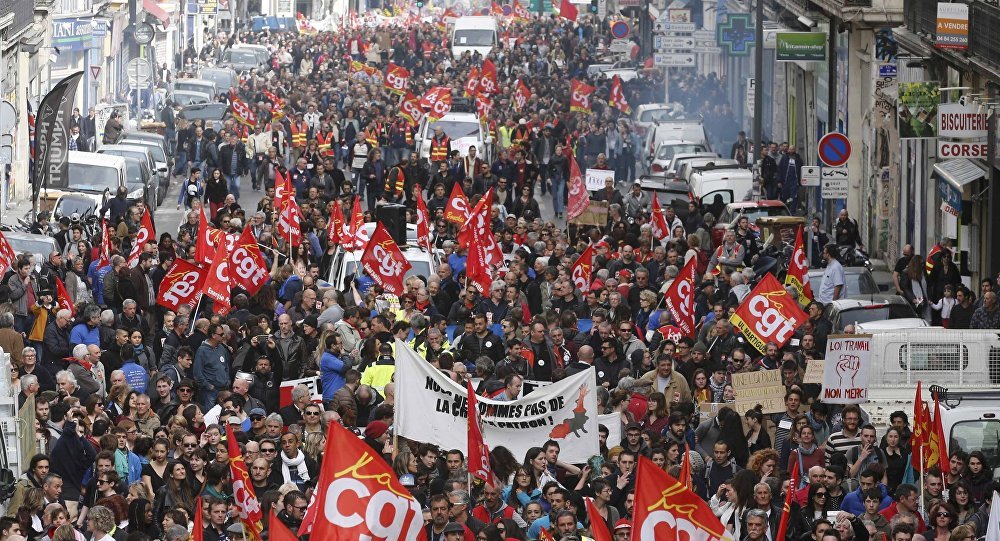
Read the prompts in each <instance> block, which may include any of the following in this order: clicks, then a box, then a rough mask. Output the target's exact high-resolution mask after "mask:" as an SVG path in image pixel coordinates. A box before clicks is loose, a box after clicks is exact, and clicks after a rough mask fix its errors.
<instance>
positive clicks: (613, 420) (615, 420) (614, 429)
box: [597, 413, 622, 449]
mask: <svg viewBox="0 0 1000 541" xmlns="http://www.w3.org/2000/svg"><path fill="white" fill-rule="evenodd" d="M597 422H598V423H600V424H602V425H604V426H606V427H608V441H607V442H605V445H606V446H607V447H608V449H611V448H612V447H617V446H618V445H619V444H621V442H622V414H620V413H605V414H602V415H598V416H597Z"/></svg>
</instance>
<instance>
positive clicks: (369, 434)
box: [365, 421, 392, 455]
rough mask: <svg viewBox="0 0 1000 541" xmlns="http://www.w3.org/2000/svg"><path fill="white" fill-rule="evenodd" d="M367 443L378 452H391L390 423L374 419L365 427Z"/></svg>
mask: <svg viewBox="0 0 1000 541" xmlns="http://www.w3.org/2000/svg"><path fill="white" fill-rule="evenodd" d="M365 443H367V444H368V446H369V447H371V448H372V449H374V450H375V452H377V453H381V454H383V455H385V454H386V453H391V451H392V444H391V443H390V442H389V425H388V424H386V423H385V422H383V421H372V422H370V423H368V426H366V427H365Z"/></svg>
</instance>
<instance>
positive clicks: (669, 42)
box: [653, 36, 695, 50]
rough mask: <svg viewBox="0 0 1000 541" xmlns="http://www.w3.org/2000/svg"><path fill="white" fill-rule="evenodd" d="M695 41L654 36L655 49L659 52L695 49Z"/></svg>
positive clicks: (684, 38) (675, 37)
mask: <svg viewBox="0 0 1000 541" xmlns="http://www.w3.org/2000/svg"><path fill="white" fill-rule="evenodd" d="M694 45H695V43H694V39H692V38H687V37H678V36H653V47H654V48H656V49H657V50H664V49H665V50H670V49H681V50H688V49H691V48H692V47H694Z"/></svg>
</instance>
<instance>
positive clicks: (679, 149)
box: [656, 144, 708, 160]
mask: <svg viewBox="0 0 1000 541" xmlns="http://www.w3.org/2000/svg"><path fill="white" fill-rule="evenodd" d="M707 150H708V149H706V148H705V146H704V145H697V144H680V145H663V146H661V147H660V149H659V150H657V151H656V159H657V160H672V159H673V158H674V156H675V155H677V154H686V153H689V152H705V151H707Z"/></svg>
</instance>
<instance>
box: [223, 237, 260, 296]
mask: <svg viewBox="0 0 1000 541" xmlns="http://www.w3.org/2000/svg"><path fill="white" fill-rule="evenodd" d="M229 277H230V278H231V279H232V280H233V282H234V283H235V284H236V285H237V286H239V287H241V288H243V289H245V290H246V291H247V293H249V294H250V295H251V296H252V295H255V294H256V293H257V292H258V291H260V288H262V287H264V284H267V281H268V279H269V277H270V274H269V273H268V268H267V260H266V259H264V254H262V253H261V252H260V247H259V246H258V245H257V237H254V236H253V231H251V230H250V228H249V227H248V228H246V229H244V230H243V234H242V235H240V236H239V238H238V239H237V240H236V242H235V243H234V246H233V251H232V252H230V254H229Z"/></svg>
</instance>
